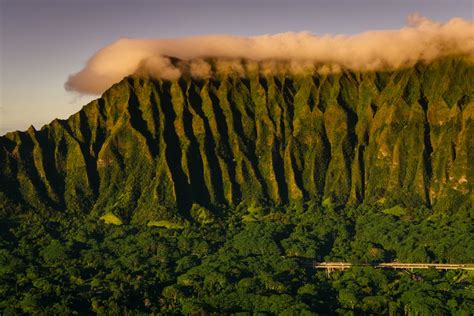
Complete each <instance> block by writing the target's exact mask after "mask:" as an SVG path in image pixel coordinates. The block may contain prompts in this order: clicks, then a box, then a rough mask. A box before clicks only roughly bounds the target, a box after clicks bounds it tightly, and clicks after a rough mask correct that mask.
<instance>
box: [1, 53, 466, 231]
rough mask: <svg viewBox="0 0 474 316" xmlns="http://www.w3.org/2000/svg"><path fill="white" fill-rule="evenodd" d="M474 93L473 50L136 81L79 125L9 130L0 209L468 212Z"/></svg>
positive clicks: (127, 213) (94, 107)
mask: <svg viewBox="0 0 474 316" xmlns="http://www.w3.org/2000/svg"><path fill="white" fill-rule="evenodd" d="M473 100H474V66H473V64H472V63H469V62H466V61H465V60H463V59H461V58H446V59H443V60H439V61H437V62H434V63H432V64H430V65H423V64H419V65H416V66H415V67H413V68H409V69H400V70H397V71H392V72H388V71H387V72H378V73H352V72H347V71H343V72H341V73H339V74H334V75H327V76H326V75H320V74H314V75H309V74H308V75H295V76H291V77H290V76H271V75H266V76H263V75H260V76H259V75H257V74H255V73H249V74H246V75H245V76H243V77H240V76H237V75H235V74H228V75H225V76H220V77H219V78H214V79H206V80H198V79H190V78H181V79H180V80H177V81H166V80H152V79H146V78H139V77H133V76H132V77H127V78H125V79H123V80H122V81H121V82H119V83H117V84H115V85H114V86H113V87H111V88H110V89H109V90H108V91H106V92H105V93H104V95H103V96H102V97H101V98H99V99H98V100H95V101H93V102H91V103H90V104H88V105H86V106H85V107H84V108H83V109H82V110H81V111H79V112H78V113H76V114H74V115H72V116H71V117H70V118H68V119H67V120H55V121H53V122H52V123H51V124H49V125H46V126H44V127H43V128H42V129H41V130H35V129H34V128H30V129H28V130H27V131H26V132H14V133H9V134H7V135H5V136H3V137H0V178H1V179H2V180H1V182H0V214H20V213H22V209H24V208H28V207H33V208H37V209H38V210H43V209H53V210H57V211H62V212H80V213H90V212H92V213H93V214H95V215H97V216H99V217H100V216H102V215H104V214H107V213H112V214H115V215H116V216H118V217H119V218H120V219H121V220H122V221H124V222H133V223H140V224H143V223H148V222H149V221H158V220H163V219H164V220H170V221H172V222H180V221H183V220H189V219H190V218H192V219H193V220H195V221H198V222H203V223H204V222H206V223H210V222H212V221H213V220H214V218H213V217H214V216H218V215H219V214H217V213H215V210H219V209H226V208H227V207H236V206H238V205H242V206H245V207H262V206H263V207H268V206H275V207H279V206H282V205H283V206H285V205H292V204H294V203H296V204H297V203H300V204H301V203H304V202H306V201H325V203H330V204H331V205H333V206H334V207H337V206H341V205H346V204H349V205H358V204H360V203H367V204H377V203H379V204H382V205H383V206H384V208H386V209H390V208H391V207H394V206H395V205H400V207H418V206H421V205H424V206H427V207H432V208H433V209H435V210H450V211H451V212H455V211H457V210H458V209H464V210H465V209H470V208H471V207H472V206H473V202H474V199H473V197H474V193H473V183H474V181H472V179H474V164H473V163H472V161H473V157H474V155H473V149H474V145H473V139H474V128H473V126H474V124H473V120H474V102H473ZM247 215H248V216H247ZM245 216H246V217H245V219H246V220H252V218H254V217H255V216H254V215H252V214H245Z"/></svg>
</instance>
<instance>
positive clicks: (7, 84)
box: [0, 0, 474, 135]
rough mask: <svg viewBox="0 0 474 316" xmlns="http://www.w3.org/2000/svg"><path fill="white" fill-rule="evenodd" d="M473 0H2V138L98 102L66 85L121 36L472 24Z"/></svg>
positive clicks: (349, 30) (344, 31) (342, 30)
mask: <svg viewBox="0 0 474 316" xmlns="http://www.w3.org/2000/svg"><path fill="white" fill-rule="evenodd" d="M473 3H474V1H472V0H410V1H408V0H392V1H391V0H362V1H354V0H352V1H350V0H346V1H342V0H332V1H330V0H327V1H310V0H306V1H302V0H288V1H283V0H253V1H249V0H244V1H242V0H239V1H237V0H236V1H232V0H187V1H184V0H169V1H159V0H158V1H148V0H133V1H132V0H0V135H3V134H4V133H6V132H8V131H14V130H25V129H27V128H28V126H30V125H34V126H35V127H36V128H38V129H39V128H41V126H42V125H44V124H47V123H49V122H50V121H52V120H53V119H54V118H67V117H68V116H70V115H71V114H73V113H75V112H77V111H78V110H80V108H81V107H82V106H83V105H85V104H86V103H87V102H89V101H91V100H93V99H95V98H97V96H79V95H77V94H74V93H71V92H66V91H65V90H64V82H65V81H66V80H67V78H68V76H69V75H70V74H72V73H75V72H77V71H79V70H80V69H81V68H83V66H84V64H85V62H86V61H87V60H88V59H89V58H90V57H91V56H92V55H93V54H94V53H95V52H96V51H98V50H99V49H100V48H102V47H104V46H106V45H107V44H110V43H111V42H113V41H115V40H117V39H119V38H121V37H133V38H156V37H159V38H167V37H179V36H191V35H205V34H216V33H219V34H234V35H260V34H273V33H281V32H287V31H295V32H296V31H309V32H311V33H315V34H320V35H321V34H356V33H359V32H363V31H368V30H374V29H397V28H400V27H402V26H404V25H405V24H406V17H407V16H408V15H409V14H412V13H419V14H421V15H423V16H425V17H427V18H429V19H432V20H435V21H440V22H443V21H447V20H449V19H451V18H453V17H461V18H463V19H467V20H473V16H474V12H473Z"/></svg>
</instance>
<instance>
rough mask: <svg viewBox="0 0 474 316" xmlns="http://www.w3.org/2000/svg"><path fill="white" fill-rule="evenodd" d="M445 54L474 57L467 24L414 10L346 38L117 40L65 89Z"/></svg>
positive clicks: (408, 61)
mask: <svg viewBox="0 0 474 316" xmlns="http://www.w3.org/2000/svg"><path fill="white" fill-rule="evenodd" d="M450 55H464V56H468V57H470V58H472V57H473V56H474V23H473V22H471V21H466V20H463V19H460V18H453V19H451V20H450V21H448V22H446V23H437V22H434V21H431V20H428V19H426V18H423V17H421V16H418V15H414V16H410V17H409V18H408V26H406V27H403V28H401V29H398V30H384V31H368V32H364V33H360V34H357V35H352V36H345V35H336V36H330V35H325V36H318V35H314V34H311V33H308V32H301V33H281V34H275V35H261V36H253V37H239V36H230V35H208V36H195V37H183V38H176V39H129V38H124V39H120V40H118V41H116V42H114V43H112V44H110V45H108V46H106V47H104V48H102V49H101V50H99V51H98V52H97V53H96V54H94V55H93V56H92V57H91V58H90V59H89V61H88V62H87V64H86V66H85V67H84V69H82V70H81V71H79V72H78V73H76V74H73V75H71V76H70V77H69V78H68V80H67V82H66V83H65V87H66V89H67V90H70V91H77V92H79V93H84V94H100V93H102V92H103V91H105V90H106V89H107V88H109V87H110V86H111V85H112V84H114V83H116V82H118V81H120V80H121V79H122V78H123V77H125V76H127V75H130V74H133V73H142V74H147V75H150V76H152V77H155V78H163V79H175V78H178V77H179V76H180V75H181V74H183V72H186V73H190V74H191V75H193V76H196V77H207V76H211V75H212V74H213V73H215V72H224V71H235V72H242V71H244V69H245V68H252V67H257V69H258V70H259V71H261V72H272V71H277V70H281V69H283V68H284V70H285V71H291V72H300V71H308V70H309V71H320V72H324V71H325V72H331V71H338V70H339V69H341V68H345V69H350V70H354V71H371V70H379V69H396V68H400V67H406V66H411V65H414V64H415V63H417V62H420V61H421V62H430V61H433V60H435V59H437V58H441V57H445V56H450ZM170 57H171V58H170ZM177 60H178V61H177ZM210 60H212V62H211V61H210ZM254 69H255V68H254Z"/></svg>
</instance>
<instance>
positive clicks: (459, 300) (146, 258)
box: [0, 205, 474, 315]
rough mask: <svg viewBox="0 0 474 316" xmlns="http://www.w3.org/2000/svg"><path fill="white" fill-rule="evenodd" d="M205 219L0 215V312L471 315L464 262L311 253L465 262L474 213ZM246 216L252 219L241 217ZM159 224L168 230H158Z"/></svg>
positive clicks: (470, 258) (316, 210)
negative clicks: (326, 264)
mask: <svg viewBox="0 0 474 316" xmlns="http://www.w3.org/2000/svg"><path fill="white" fill-rule="evenodd" d="M222 213H225V214H228V215H227V216H225V217H221V218H215V219H214V221H213V222H212V223H198V222H194V224H193V223H192V222H190V223H188V224H186V225H183V226H180V228H181V229H180V230H176V229H172V228H176V226H175V224H173V223H170V222H161V223H160V222H157V223H155V224H156V226H160V227H151V226H146V225H139V224H123V225H121V226H117V225H107V224H106V223H105V222H104V221H97V219H94V218H93V217H72V216H70V215H64V214H57V213H56V214H52V215H51V214H50V216H48V217H41V216H39V215H37V214H35V213H30V212H28V213H26V214H24V215H22V216H19V217H14V218H3V219H2V220H1V221H0V311H2V312H3V314H4V315H19V314H46V315H52V314H74V313H79V314H90V313H97V314H100V315H110V314H125V313H127V314H141V313H163V314H212V313H216V314H234V313H236V314H237V313H244V314H245V313H251V314H252V313H265V314H288V315H299V314H306V315H313V314H341V315H346V314H350V313H355V314H389V313H392V314H409V315H427V314H430V315H445V314H457V315H469V313H470V312H472V310H474V291H473V290H474V278H473V275H472V273H471V274H469V273H468V272H465V271H447V272H445V271H438V270H415V271H411V272H410V271H394V270H381V269H374V268H371V267H354V268H351V269H350V270H348V271H346V272H338V271H336V272H332V273H331V274H329V275H327V274H326V272H325V271H324V270H315V269H313V268H312V267H311V264H312V262H313V261H314V260H316V261H323V260H325V261H347V262H354V263H357V262H360V263H375V262H381V261H392V260H398V261H400V262H440V263H453V262H456V263H463V262H474V244H473V243H472V240H474V236H473V233H472V227H473V225H474V211H470V212H467V211H463V212H458V213H456V214H454V215H451V216H446V214H445V213H433V212H432V211H430V210H428V209H424V208H421V209H410V208H407V209H406V210H405V214H403V215H402V217H399V216H398V215H391V214H386V213H387V212H384V211H383V209H379V208H373V207H367V206H364V205H362V206H359V207H357V208H344V209H341V208H334V207H332V206H331V207H320V206H314V205H305V206H302V207H297V208H287V209H286V210H268V209H267V210H261V209H260V210H258V209H250V210H247V209H241V210H226V211H222ZM249 213H250V214H253V216H254V220H253V221H251V222H245V221H242V220H241V218H242V216H245V215H246V214H247V216H248V214H249ZM165 227H168V228H165Z"/></svg>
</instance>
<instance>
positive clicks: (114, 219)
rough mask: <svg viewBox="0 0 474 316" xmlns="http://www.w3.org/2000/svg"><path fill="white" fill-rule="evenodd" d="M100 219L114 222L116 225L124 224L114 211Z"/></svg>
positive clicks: (107, 222)
mask: <svg viewBox="0 0 474 316" xmlns="http://www.w3.org/2000/svg"><path fill="white" fill-rule="evenodd" d="M100 220H103V221H104V222H105V223H106V224H114V225H122V224H123V222H122V220H121V219H120V218H119V217H118V216H116V215H114V214H112V213H107V214H105V215H104V216H101V217H100Z"/></svg>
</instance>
